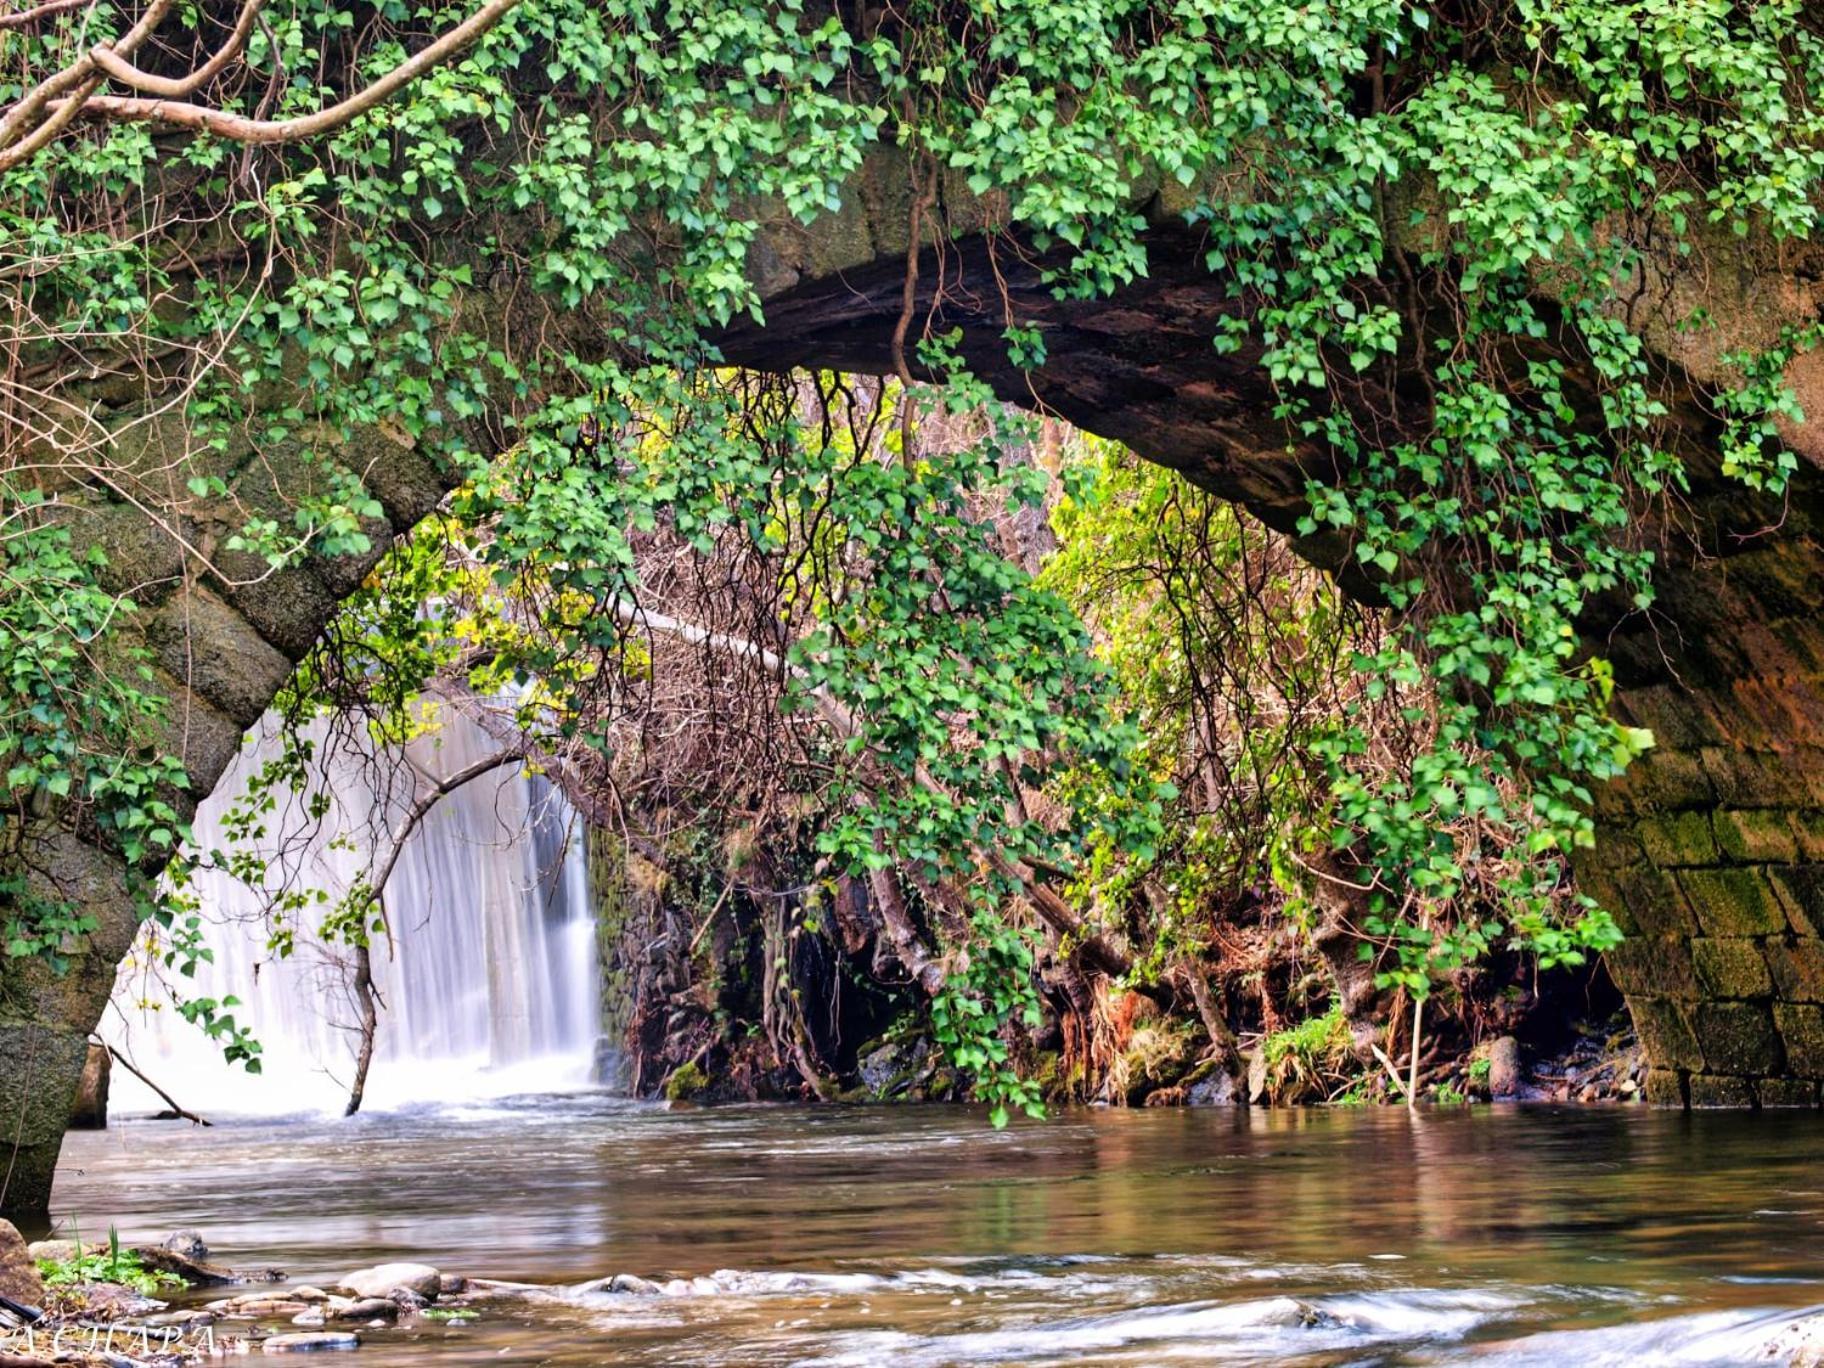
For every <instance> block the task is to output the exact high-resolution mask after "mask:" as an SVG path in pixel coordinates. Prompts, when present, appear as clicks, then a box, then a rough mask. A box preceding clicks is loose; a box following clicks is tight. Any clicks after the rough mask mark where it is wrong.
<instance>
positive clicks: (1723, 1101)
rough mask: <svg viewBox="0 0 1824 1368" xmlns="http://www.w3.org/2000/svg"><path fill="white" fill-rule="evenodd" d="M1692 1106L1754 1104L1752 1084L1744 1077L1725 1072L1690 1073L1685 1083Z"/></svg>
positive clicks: (1745, 1107)
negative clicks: (1732, 1075)
mask: <svg viewBox="0 0 1824 1368" xmlns="http://www.w3.org/2000/svg"><path fill="white" fill-rule="evenodd" d="M1686 1086H1687V1087H1688V1088H1689V1090H1690V1095H1691V1105H1692V1106H1693V1107H1713V1108H1724V1107H1738V1108H1741V1109H1743V1110H1746V1109H1747V1108H1749V1107H1752V1106H1753V1105H1754V1085H1753V1084H1752V1083H1750V1082H1749V1081H1748V1080H1747V1079H1745V1078H1735V1077H1731V1076H1729V1075H1726V1074H1692V1075H1691V1078H1690V1081H1689V1082H1688V1083H1687V1085H1686Z"/></svg>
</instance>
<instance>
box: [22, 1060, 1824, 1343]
mask: <svg viewBox="0 0 1824 1368" xmlns="http://www.w3.org/2000/svg"><path fill="white" fill-rule="evenodd" d="M54 1206H55V1210H56V1213H57V1216H58V1219H59V1222H60V1223H61V1224H62V1225H63V1226H64V1227H65V1228H66V1230H67V1227H68V1224H69V1223H70V1222H71V1221H79V1222H80V1224H81V1227H82V1229H83V1230H84V1231H100V1230H101V1229H103V1228H104V1227H106V1225H107V1224H108V1223H109V1222H113V1223H116V1224H117V1225H118V1226H119V1227H120V1229H121V1233H122V1237H123V1239H127V1240H135V1239H142V1238H147V1237H151V1238H160V1237H162V1236H163V1235H164V1234H166V1233H167V1232H169V1231H170V1230H172V1229H175V1228H179V1227H186V1226H193V1227H197V1228H199V1229H201V1230H202V1231H203V1232H204V1233H205V1234H206V1236H207V1237H208V1239H209V1242H210V1244H211V1246H212V1248H213V1249H214V1251H215V1255H216V1257H217V1258H219V1259H221V1260H223V1261H225V1262H228V1263H230V1264H234V1263H240V1264H264V1263H276V1264H279V1265H281V1266H283V1267H285V1268H286V1269H287V1270H288V1271H289V1273H290V1274H291V1276H292V1279H293V1281H294V1282H315V1283H322V1282H325V1281H333V1280H334V1278H335V1276H336V1275H337V1274H338V1273H340V1272H344V1271H347V1270H349V1269H352V1268H355V1267H359V1266H361V1265H363V1264H367V1263H373V1262H378V1261H380V1260H384V1259H411V1260H420V1261H423V1262H428V1263H432V1264H435V1265H437V1266H438V1267H440V1268H442V1269H444V1270H445V1271H446V1272H458V1273H464V1274H469V1275H475V1276H482V1277H489V1278H499V1279H506V1280H511V1281H515V1282H525V1283H533V1284H538V1285H540V1289H541V1290H540V1291H537V1292H535V1293H530V1294H527V1295H525V1296H522V1297H519V1298H515V1299H508V1300H504V1301H501V1302H498V1303H493V1304H490V1305H488V1306H487V1307H486V1308H485V1310H484V1314H483V1315H482V1318H481V1319H480V1321H479V1322H478V1323H476V1324H474V1325H472V1326H468V1327H463V1328H449V1327H444V1326H431V1327H427V1328H425V1329H424V1330H422V1331H406V1330H399V1331H392V1332H377V1333H376V1334H374V1335H373V1336H371V1337H369V1342H368V1343H367V1344H366V1345H364V1347H363V1348H362V1349H361V1351H360V1353H359V1357H358V1359H356V1360H351V1362H357V1363H361V1364H369V1365H373V1364H386V1365H410V1366H411V1368H421V1366H422V1365H430V1364H479V1363H484V1362H486V1363H496V1364H552V1365H560V1364H561V1365H581V1364H622V1363H625V1364H660V1363H665V1364H670V1363H704V1364H729V1365H735V1364H742V1365H745V1364H864V1365H866V1364H890V1365H894V1368H919V1366H922V1365H941V1364H974V1363H1004V1364H1155V1363H1174V1362H1183V1363H1201V1362H1220V1363H1293V1364H1313V1365H1315V1364H1338V1365H1340V1364H1357V1365H1369V1364H1433V1363H1462V1362H1475V1363H1484V1362H1491V1361H1492V1362H1495V1363H1502V1364H1507V1363H1524V1364H1592V1363H1615V1364H1629V1365H1639V1364H1657V1363H1694V1364H1696V1363H1735V1362H1765V1361H1766V1360H1765V1358H1764V1357H1763V1355H1764V1354H1765V1352H1766V1344H1767V1342H1768V1340H1769V1338H1770V1337H1771V1336H1772V1335H1773V1333H1774V1332H1775V1331H1776V1330H1778V1329H1780V1328H1781V1327H1782V1326H1784V1325H1786V1324H1787V1323H1788V1322H1790V1321H1791V1320H1792V1318H1793V1316H1794V1313H1795V1312H1797V1311H1800V1310H1803V1309H1806V1308H1810V1307H1812V1306H1813V1305H1814V1304H1815V1303H1824V1127H1821V1126H1820V1125H1819V1124H1818V1122H1817V1120H1816V1119H1815V1118H1814V1117H1812V1116H1809V1115H1790V1116H1783V1115H1779V1114H1774V1113H1766V1114H1760V1115H1728V1114H1711V1115H1703V1114H1699V1115H1692V1116H1687V1115H1679V1114H1669V1113H1660V1112H1648V1111H1644V1110H1641V1109H1638V1108H1634V1109H1582V1110H1558V1109H1536V1108H1500V1109H1491V1108H1486V1107H1484V1108H1477V1109H1474V1110H1461V1111H1449V1112H1434V1113H1430V1114H1425V1115H1421V1116H1418V1117H1409V1116H1408V1115H1406V1114H1405V1113H1404V1112H1401V1111H1396V1110H1363V1111H1354V1110H1336V1111H1326V1112H1263V1111H1246V1110H1242V1111H1231V1110H1214V1109H1212V1110H1199V1111H1171V1110H1150V1111H1078V1112H1072V1113H1068V1114H1065V1115H1063V1116H1060V1117H1057V1118H1054V1119H1052V1120H1050V1121H1047V1122H1043V1123H1021V1124H1017V1125H1015V1126H1013V1127H1012V1128H1010V1129H1008V1130H1006V1131H1002V1132H995V1131H993V1130H991V1129H989V1127H988V1126H987V1125H986V1124H985V1122H984V1121H983V1120H982V1119H981V1116H980V1114H979V1113H976V1112H972V1111H969V1110H965V1109H961V1108H939V1107H922V1108H912V1107H908V1108H891V1109H889V1108H872V1109H843V1108H823V1109H800V1108H786V1107H738V1108H726V1109H710V1110H695V1109H692V1110H685V1109H676V1110H664V1109H660V1108H656V1107H651V1106H639V1105H635V1104H631V1103H627V1102H623V1101H618V1100H615V1099H611V1098H608V1097H605V1096H602V1095H599V1094H588V1093H584V1094H573V1095H569V1096H545V1097H525V1098H512V1099H508V1100H506V1101H494V1102H490V1103H487V1104H477V1105H464V1106H450V1107H426V1108H422V1109H408V1110H402V1111H397V1112H393V1113H389V1114H375V1115H368V1116H362V1117H358V1118H356V1119H355V1120H353V1121H348V1122H340V1121H327V1120H323V1119H319V1118H315V1117H312V1118H308V1119H304V1118H300V1119H298V1120H295V1121H289V1122H287V1121H282V1120H281V1121H274V1120H270V1119H262V1120H258V1121H246V1122H234V1121H223V1122H221V1123H219V1124H218V1125H217V1126H216V1127H215V1128H213V1129H209V1130H194V1129H191V1128H189V1127H186V1126H179V1125H173V1124H169V1123H165V1124H156V1123H146V1122H139V1123H133V1122H129V1123H126V1124H120V1125H117V1126H116V1127H115V1128H114V1129H112V1130H109V1131H105V1132H93V1133H87V1134H76V1135H72V1136H71V1137H70V1138H69V1141H68V1143H67V1144H66V1146H65V1150H64V1160H63V1167H62V1169H61V1170H60V1172H59V1175H58V1184H57V1189H56V1195H55V1202H54ZM618 1272H633V1273H638V1274H641V1275H644V1276H648V1277H652V1276H661V1275H678V1276H682V1277H686V1278H696V1279H698V1281H697V1282H696V1283H695V1290H694V1291H693V1292H692V1293H691V1294H690V1295H684V1296H675V1297H648V1296H632V1295H627V1294H624V1293H622V1294H617V1293H610V1292H606V1291H602V1290H598V1289H590V1288H589V1287H587V1284H588V1283H590V1282H591V1281H593V1280H596V1279H600V1278H603V1277H605V1276H607V1275H610V1274H613V1273H618Z"/></svg>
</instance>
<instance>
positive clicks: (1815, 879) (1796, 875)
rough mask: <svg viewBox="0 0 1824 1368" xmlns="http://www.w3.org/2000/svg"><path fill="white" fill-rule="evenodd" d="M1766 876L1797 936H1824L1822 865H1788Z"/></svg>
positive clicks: (1823, 866)
mask: <svg viewBox="0 0 1824 1368" xmlns="http://www.w3.org/2000/svg"><path fill="white" fill-rule="evenodd" d="M1767 875H1768V881H1769V882H1770V883H1771V884H1772V885H1773V888H1774V891H1775V892H1776V893H1777V894H1778V895H1779V899H1780V906H1781V908H1782V910H1783V911H1784V912H1785V913H1786V922H1787V925H1789V926H1790V927H1791V928H1792V929H1793V931H1794V932H1796V933H1797V934H1798V935H1800V936H1807V937H1810V938H1812V939H1817V938H1819V937H1820V936H1821V935H1824V865H1788V866H1786V867H1784V868H1779V869H1771V870H1769V871H1768V872H1767Z"/></svg>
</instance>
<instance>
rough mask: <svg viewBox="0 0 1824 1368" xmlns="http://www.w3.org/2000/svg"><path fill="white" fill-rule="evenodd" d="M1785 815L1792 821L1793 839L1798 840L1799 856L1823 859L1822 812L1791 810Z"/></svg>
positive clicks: (1823, 833) (1823, 826) (1805, 858)
mask: <svg viewBox="0 0 1824 1368" xmlns="http://www.w3.org/2000/svg"><path fill="white" fill-rule="evenodd" d="M1787 816H1788V818H1789V819H1790V820H1791V822H1792V835H1793V839H1794V840H1796V841H1797V842H1798V847H1799V858H1800V859H1801V860H1817V859H1824V812H1816V811H1806V812H1792V813H1788V814H1787Z"/></svg>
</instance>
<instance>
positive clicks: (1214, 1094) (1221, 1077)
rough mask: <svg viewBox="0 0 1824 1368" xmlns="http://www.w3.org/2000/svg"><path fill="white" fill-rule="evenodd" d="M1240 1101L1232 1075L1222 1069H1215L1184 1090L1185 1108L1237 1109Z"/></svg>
mask: <svg viewBox="0 0 1824 1368" xmlns="http://www.w3.org/2000/svg"><path fill="white" fill-rule="evenodd" d="M1242 1101H1243V1099H1242V1096H1241V1091H1240V1090H1239V1089H1238V1088H1237V1087H1236V1086H1235V1078H1234V1075H1232V1074H1230V1073H1228V1072H1227V1071H1226V1070H1224V1069H1217V1070H1216V1071H1215V1072H1214V1073H1212V1074H1210V1075H1209V1076H1208V1077H1207V1078H1200V1079H1198V1080H1197V1081H1196V1082H1195V1083H1193V1084H1191V1086H1190V1087H1188V1088H1186V1089H1185V1090H1184V1104H1185V1106H1187V1107H1238V1106H1240V1105H1241V1104H1242Z"/></svg>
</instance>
